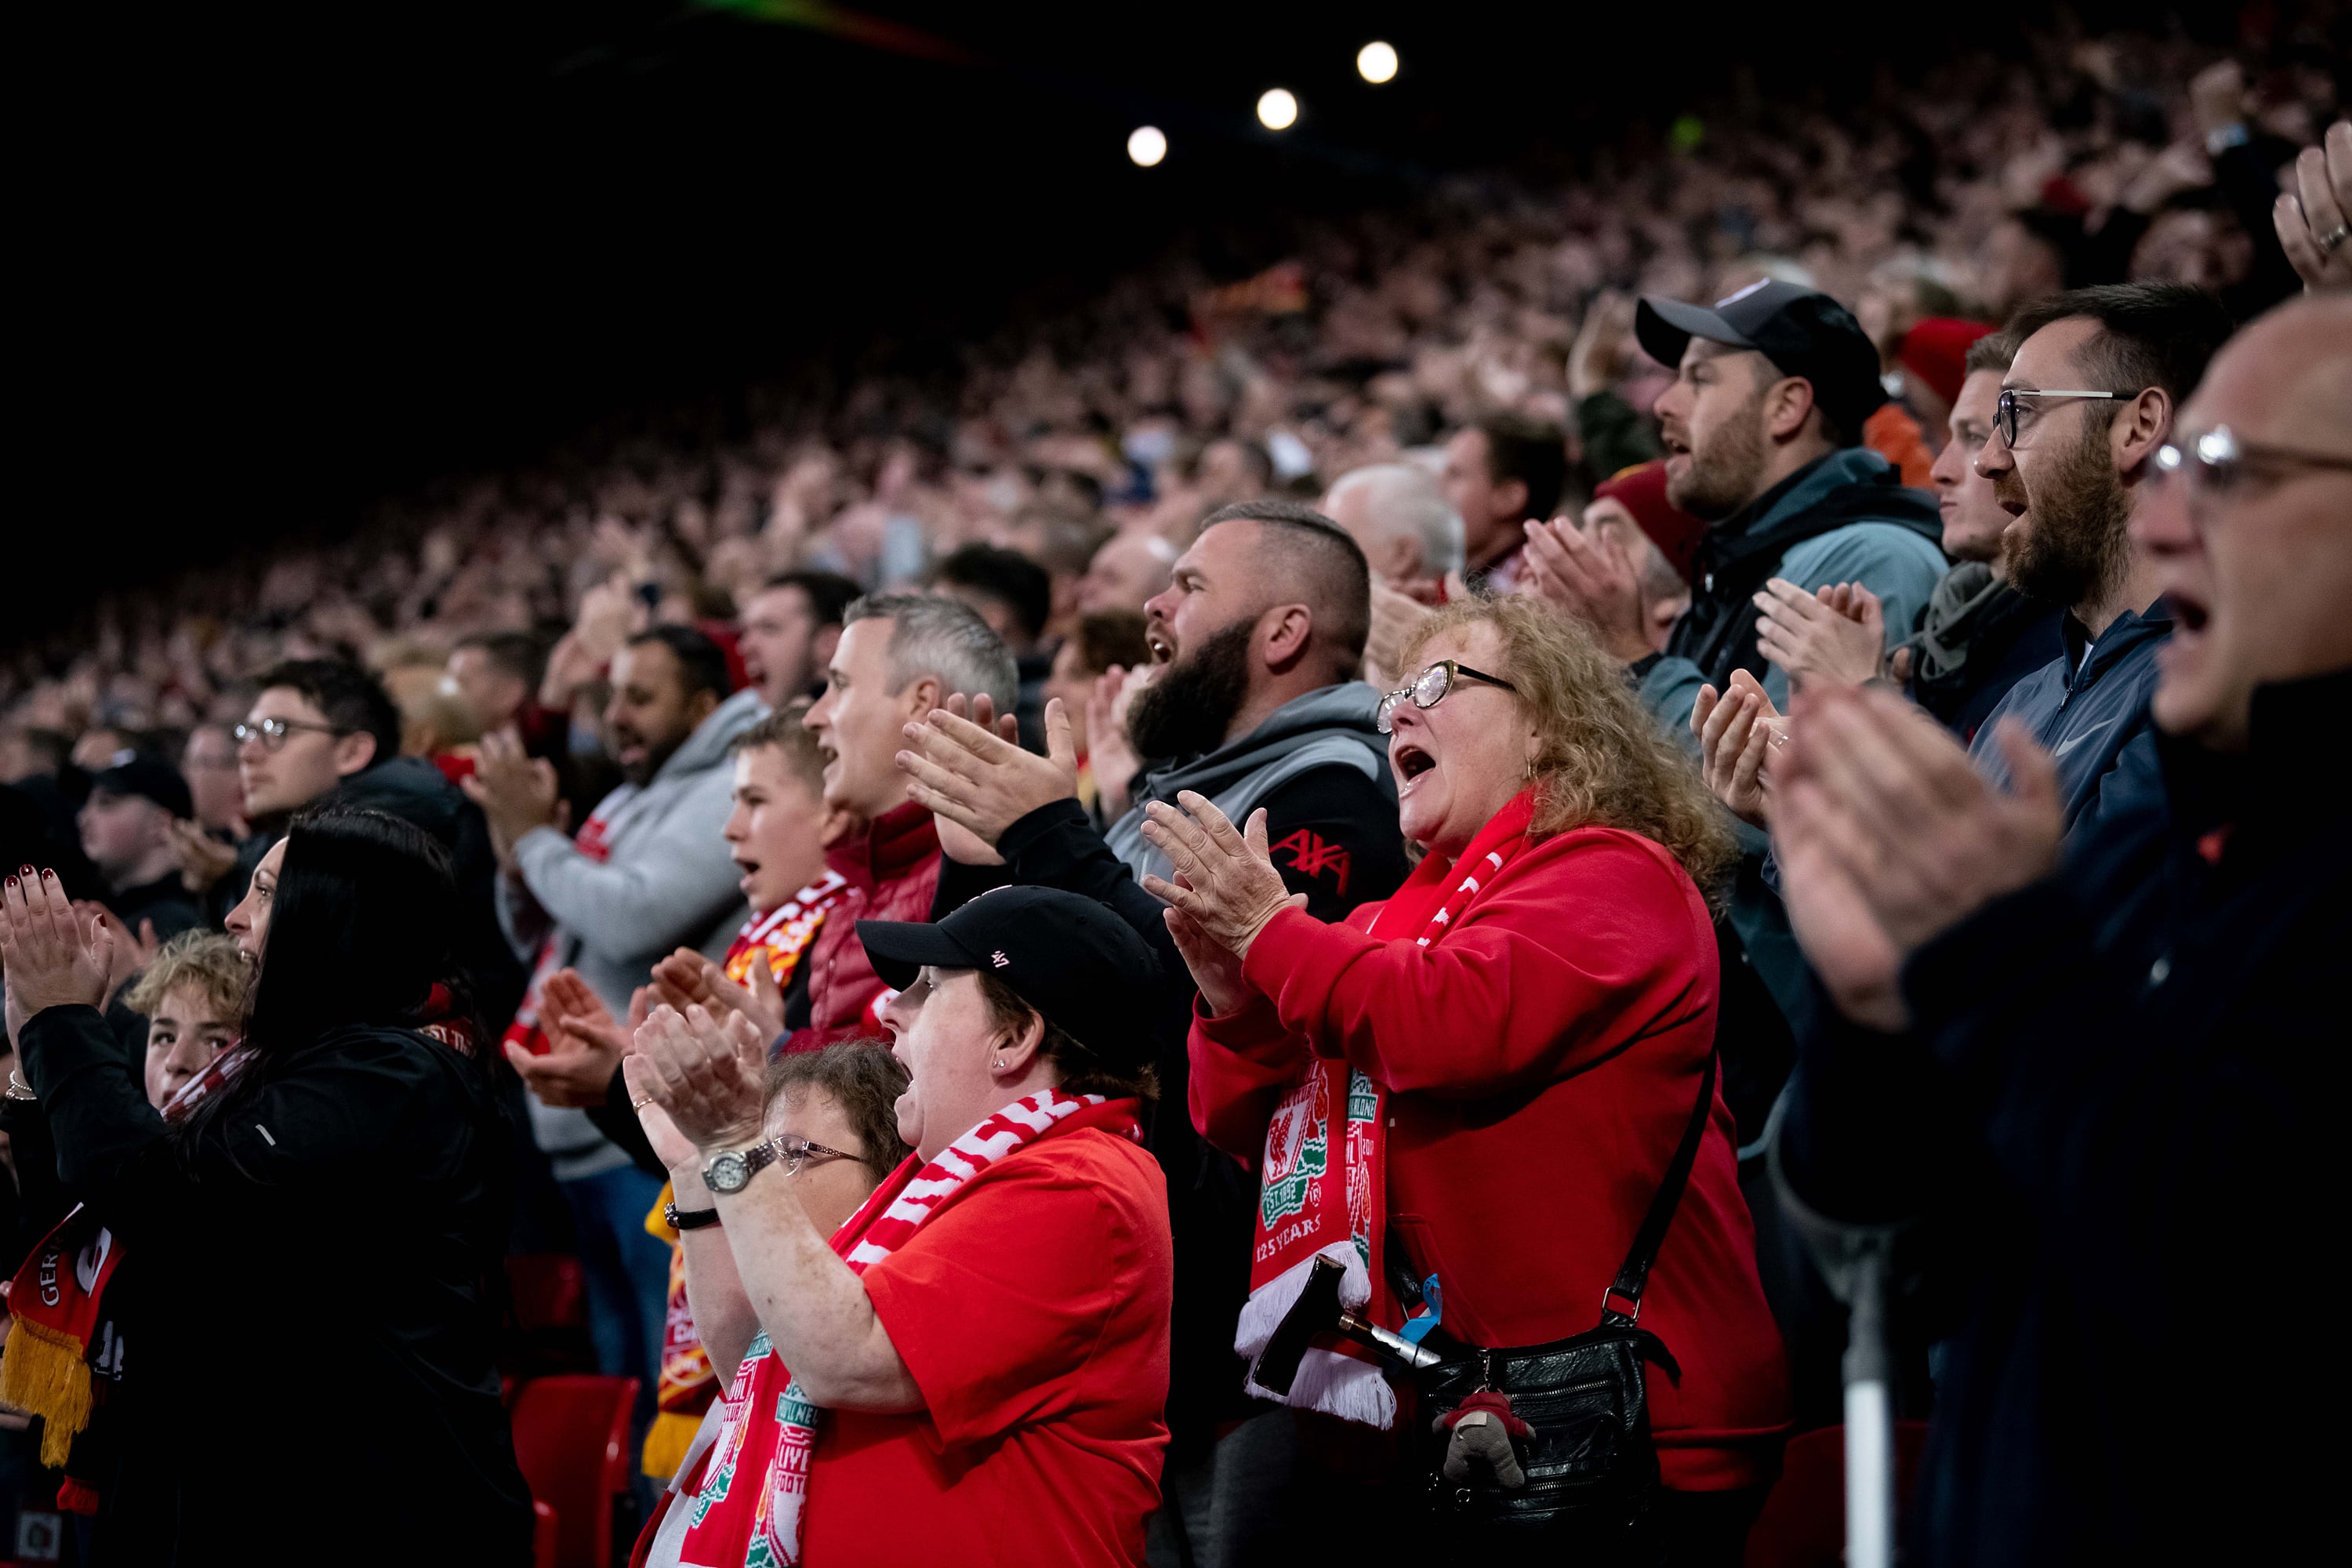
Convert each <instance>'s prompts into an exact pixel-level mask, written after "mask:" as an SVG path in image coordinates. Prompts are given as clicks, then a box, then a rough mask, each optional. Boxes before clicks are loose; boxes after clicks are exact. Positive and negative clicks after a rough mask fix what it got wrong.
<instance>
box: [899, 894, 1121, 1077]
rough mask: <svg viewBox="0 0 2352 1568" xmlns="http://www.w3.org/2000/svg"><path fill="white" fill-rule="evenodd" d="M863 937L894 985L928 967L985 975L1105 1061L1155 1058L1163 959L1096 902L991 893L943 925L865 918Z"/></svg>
mask: <svg viewBox="0 0 2352 1568" xmlns="http://www.w3.org/2000/svg"><path fill="white" fill-rule="evenodd" d="M857 940H858V941H859V942H863V943H865V944H866V956H867V957H868V958H870V959H872V960H873V961H874V973H877V974H878V975H880V976H881V977H882V979H883V982H884V983H885V984H889V985H894V986H897V987H898V989H900V990H902V991H903V990H905V989H906V988H907V987H908V985H911V984H914V981H915V972H916V971H917V970H919V969H920V968H921V967H922V966H923V965H925V964H927V963H928V964H931V965H933V966H934V967H937V968H940V969H977V970H979V971H981V972H982V973H985V974H992V975H994V976H995V977H996V978H997V979H998V980H1000V981H1002V982H1003V984H1005V985H1006V986H1007V987H1009V988H1010V989H1011V990H1012V992H1013V994H1015V995H1017V996H1019V997H1020V998H1021V999H1022V1000H1023V1001H1024V1002H1026V1003H1028V1004H1029V1005H1031V1006H1032V1007H1034V1008H1036V1009H1037V1011H1038V1012H1040V1013H1043V1014H1044V1015H1045V1016H1046V1018H1047V1019H1049V1020H1050V1021H1052V1022H1053V1023H1054V1024H1055V1025H1057V1026H1060V1028H1061V1029H1062V1031H1063V1033H1065V1034H1066V1035H1068V1036H1069V1037H1071V1038H1073V1039H1075V1040H1076V1041H1077V1042H1078V1043H1079V1044H1080V1045H1082V1046H1085V1047H1087V1049H1088V1050H1091V1051H1093V1052H1094V1053H1095V1055H1097V1056H1098V1057H1100V1058H1103V1059H1104V1060H1105V1061H1108V1062H1116V1063H1139V1062H1142V1061H1146V1060H1149V1059H1150V1056H1151V1038H1150V1026H1149V1023H1148V1020H1149V1018H1150V1016H1151V1005H1152V1002H1153V1000H1154V999H1155V998H1156V997H1157V995H1158V993H1159V991H1160V985H1161V984H1162V979H1163V977H1162V975H1161V973H1160V960H1159V958H1158V957H1157V956H1156V955H1155V954H1154V953H1153V952H1152V951H1151V949H1150V948H1149V947H1147V946H1145V945H1144V942H1143V939H1142V938H1141V937H1139V936H1138V935H1136V934H1135V931H1134V930H1133V928H1132V927H1130V926H1129V924H1128V923H1127V922H1126V921H1123V920H1121V919H1119V918H1118V916H1117V915H1116V914H1114V913H1112V912H1111V910H1110V909H1109V908H1108V906H1107V905H1104V904H1101V903H1098V902H1097V901H1096V900H1093V899H1089V898H1086V897H1084V896H1082V895H1080V894H1077V893H1066V892H1064V891H1063V890H1062V889H1059V888H993V889H990V890H989V891H987V892H985V893H982V894H981V895H980V896H979V897H978V898H976V899H974V900H971V902H970V903H968V904H966V905H964V906H963V907H962V908H961V909H960V910H956V911H955V913H953V914H951V915H950V916H948V918H947V919H945V920H943V921H939V922H938V923H937V924H927V923H924V922H921V921H858V922H857Z"/></svg>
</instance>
